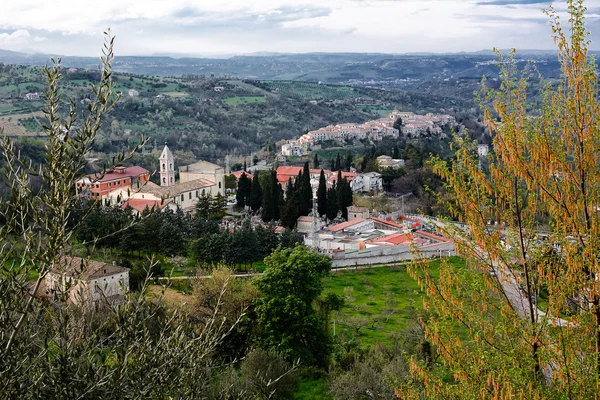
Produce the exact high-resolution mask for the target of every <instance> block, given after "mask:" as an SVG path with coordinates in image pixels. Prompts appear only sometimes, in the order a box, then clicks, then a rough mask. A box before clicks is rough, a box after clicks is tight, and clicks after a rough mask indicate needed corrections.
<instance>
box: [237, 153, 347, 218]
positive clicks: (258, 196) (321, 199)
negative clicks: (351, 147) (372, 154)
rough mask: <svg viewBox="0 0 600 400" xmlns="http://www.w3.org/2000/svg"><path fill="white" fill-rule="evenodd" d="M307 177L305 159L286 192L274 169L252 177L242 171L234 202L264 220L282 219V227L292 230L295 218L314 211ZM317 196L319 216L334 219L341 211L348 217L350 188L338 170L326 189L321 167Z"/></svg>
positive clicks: (343, 216)
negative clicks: (333, 180)
mask: <svg viewBox="0 0 600 400" xmlns="http://www.w3.org/2000/svg"><path fill="white" fill-rule="evenodd" d="M310 179H311V176H310V169H309V167H308V162H306V163H304V167H303V169H302V170H301V171H300V172H299V173H298V176H297V177H296V178H295V179H292V178H289V180H288V182H287V183H286V185H285V187H286V189H285V193H284V190H283V189H282V187H281V184H280V183H279V181H278V179H277V173H276V172H275V171H274V170H272V171H268V172H263V173H259V174H255V175H254V176H253V178H252V180H250V179H249V178H248V177H247V176H246V174H242V175H241V176H240V178H239V180H238V186H237V193H236V200H237V205H238V207H241V208H245V207H248V208H249V209H250V210H251V211H252V212H254V213H257V214H260V216H261V218H262V220H263V221H264V222H271V221H281V225H282V226H283V227H285V228H287V229H294V227H295V226H296V222H297V220H298V218H299V217H301V216H306V215H308V214H309V213H310V212H311V211H312V210H313V189H312V185H311V182H310ZM316 195H317V205H318V209H317V211H318V213H319V215H320V216H321V217H325V216H326V217H327V219H328V220H333V219H335V218H336V217H337V215H338V212H341V213H342V218H344V219H347V218H348V213H347V207H349V206H351V205H352V189H351V187H350V182H348V180H347V179H346V178H345V177H343V176H342V173H341V171H338V175H337V179H336V181H335V182H334V184H333V185H332V186H331V187H330V188H329V189H327V181H326V179H325V175H324V173H323V170H321V175H320V179H319V187H318V189H317V193H316Z"/></svg>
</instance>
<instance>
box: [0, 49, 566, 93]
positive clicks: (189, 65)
mask: <svg viewBox="0 0 600 400" xmlns="http://www.w3.org/2000/svg"><path fill="white" fill-rule="evenodd" d="M507 52H508V51H504V53H507ZM518 54H519V57H521V58H523V60H529V59H532V60H534V61H535V62H536V63H537V64H538V67H539V68H540V70H541V72H542V74H543V75H545V76H547V77H557V76H558V74H559V72H560V69H559V64H558V62H557V60H556V57H555V54H554V52H552V51H543V50H526V51H523V52H519V53H518ZM61 58H62V62H63V65H64V66H65V67H75V68H85V69H96V68H97V65H98V60H97V58H95V57H71V56H64V57H61ZM49 59H50V56H49V55H46V54H26V53H19V52H13V51H6V50H0V62H1V63H4V64H19V65H30V66H42V65H45V64H47V63H48V62H49ZM494 60H496V56H495V54H494V53H493V52H492V51H489V50H482V51H479V52H475V53H455V54H427V53H420V54H414V53H413V54H381V53H304V54H286V53H281V54H280V53H256V54H248V55H238V56H234V57H231V58H194V57H185V56H184V55H177V57H170V56H117V57H116V59H115V63H114V68H115V70H116V71H118V72H126V73H134V74H138V75H152V76H184V75H205V76H211V75H213V76H216V77H236V78H242V79H248V78H250V79H269V80H305V81H315V82H318V81H322V82H326V83H337V84H351V85H357V86H389V85H392V86H397V87H398V85H400V87H401V86H402V85H401V80H406V79H413V80H414V79H417V80H430V79H454V78H468V79H480V78H481V76H482V75H484V74H485V75H487V76H491V77H495V76H496V75H497V68H496V67H495V65H494Z"/></svg>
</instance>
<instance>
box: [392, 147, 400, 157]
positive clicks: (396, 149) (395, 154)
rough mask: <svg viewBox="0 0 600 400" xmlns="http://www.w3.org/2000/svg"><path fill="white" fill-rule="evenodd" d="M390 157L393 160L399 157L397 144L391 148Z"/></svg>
mask: <svg viewBox="0 0 600 400" xmlns="http://www.w3.org/2000/svg"><path fill="white" fill-rule="evenodd" d="M392 158H393V159H395V160H397V159H399V158H400V150H398V145H394V149H393V150H392Z"/></svg>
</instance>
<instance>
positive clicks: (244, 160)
mask: <svg viewBox="0 0 600 400" xmlns="http://www.w3.org/2000/svg"><path fill="white" fill-rule="evenodd" d="M243 169H244V171H246V160H244V168H243Z"/></svg>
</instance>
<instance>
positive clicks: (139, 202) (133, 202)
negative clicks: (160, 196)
mask: <svg viewBox="0 0 600 400" xmlns="http://www.w3.org/2000/svg"><path fill="white" fill-rule="evenodd" d="M167 203H168V201H165V200H163V201H160V200H147V199H128V200H127V201H125V202H124V203H123V205H122V206H121V207H122V208H126V207H127V206H130V207H132V208H133V209H134V210H136V211H139V212H142V211H144V210H145V209H146V208H148V209H149V210H151V209H152V208H154V209H156V210H160V209H162V208H164V207H165V206H166V205H167Z"/></svg>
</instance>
